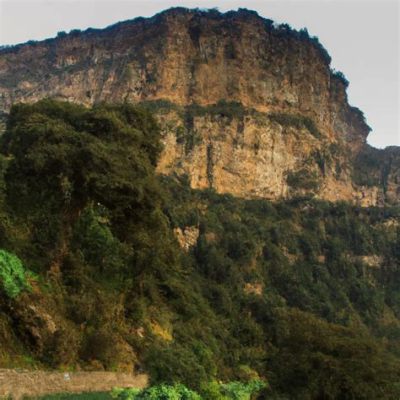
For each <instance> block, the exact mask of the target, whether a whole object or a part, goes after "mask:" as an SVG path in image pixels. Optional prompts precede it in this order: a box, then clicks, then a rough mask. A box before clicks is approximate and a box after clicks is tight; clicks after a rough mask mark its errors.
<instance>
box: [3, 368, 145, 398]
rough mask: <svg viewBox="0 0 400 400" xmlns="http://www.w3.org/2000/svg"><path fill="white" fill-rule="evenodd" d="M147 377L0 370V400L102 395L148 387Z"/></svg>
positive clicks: (100, 373)
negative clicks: (119, 390) (100, 393)
mask: <svg viewBox="0 0 400 400" xmlns="http://www.w3.org/2000/svg"><path fill="white" fill-rule="evenodd" d="M147 384H148V376H147V375H145V374H140V375H132V374H125V373H118V372H103V371H101V372H68V373H67V372H65V373H64V372H52V371H29V370H22V371H20V370H12V369H0V398H2V397H7V396H12V398H13V399H15V400H20V399H22V398H23V397H24V396H41V395H45V394H51V393H80V392H100V391H107V390H111V389H112V388H114V387H116V386H118V387H135V388H144V387H146V386H147Z"/></svg>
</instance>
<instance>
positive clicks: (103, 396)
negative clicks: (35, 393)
mask: <svg viewBox="0 0 400 400" xmlns="http://www.w3.org/2000/svg"><path fill="white" fill-rule="evenodd" d="M25 399H26V400H28V399H29V400H33V399H35V400H111V399H112V397H111V393H110V392H85V393H58V394H48V395H45V396H41V397H29V398H25Z"/></svg>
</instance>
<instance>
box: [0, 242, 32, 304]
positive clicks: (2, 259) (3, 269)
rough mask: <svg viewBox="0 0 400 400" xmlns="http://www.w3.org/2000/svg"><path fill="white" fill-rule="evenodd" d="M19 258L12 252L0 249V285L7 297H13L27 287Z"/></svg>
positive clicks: (24, 272) (23, 269)
mask: <svg viewBox="0 0 400 400" xmlns="http://www.w3.org/2000/svg"><path fill="white" fill-rule="evenodd" d="M26 278H27V276H26V271H25V268H24V266H23V265H22V262H21V260H20V259H19V258H18V257H17V256H16V255H14V254H11V253H9V252H7V251H5V250H0V285H1V286H2V289H3V290H4V292H5V294H6V295H7V296H8V297H11V298H14V297H16V296H18V295H19V293H20V292H21V291H22V290H24V289H28V288H29V284H28V282H27V279H26Z"/></svg>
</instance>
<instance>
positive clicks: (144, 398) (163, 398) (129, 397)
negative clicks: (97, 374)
mask: <svg viewBox="0 0 400 400" xmlns="http://www.w3.org/2000/svg"><path fill="white" fill-rule="evenodd" d="M113 397H114V398H116V399H121V400H201V397H200V395H199V394H197V393H196V392H193V391H192V390H190V389H188V388H187V387H186V386H184V385H182V384H175V385H173V386H169V385H157V386H152V387H150V388H148V389H144V390H137V389H114V391H113Z"/></svg>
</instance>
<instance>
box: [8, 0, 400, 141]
mask: <svg viewBox="0 0 400 400" xmlns="http://www.w3.org/2000/svg"><path fill="white" fill-rule="evenodd" d="M399 4H400V0H347V1H346V0H263V1H257V0H254V1H253V0H247V1H246V0H242V1H237V0H214V1H213V0H197V1H194V0H189V1H173V0H147V1H144V0H0V44H2V45H4V44H16V43H20V42H25V41H27V40H30V39H33V40H40V39H44V38H48V37H53V36H55V35H56V34H57V32H58V31H67V32H68V31H69V30H71V29H75V28H77V29H86V28H88V27H93V28H102V27H105V26H107V25H110V24H112V23H115V22H117V21H121V20H126V19H131V18H135V17H137V16H144V17H147V16H151V15H153V14H155V13H157V12H159V11H162V10H163V9H166V8H169V7H173V6H183V7H200V8H213V7H218V8H219V10H220V11H227V10H231V9H237V8H238V7H245V8H249V9H253V10H256V11H257V12H258V13H259V14H260V15H261V16H263V17H266V18H270V19H272V20H274V21H277V22H280V23H282V22H286V23H288V24H290V25H291V26H293V27H294V28H296V29H300V28H303V27H306V28H307V29H308V31H309V33H310V34H311V35H314V36H318V38H319V40H320V42H321V43H322V44H323V45H324V46H325V48H326V49H327V50H328V52H329V54H330V55H331V57H332V66H333V67H334V68H335V69H338V70H340V71H342V72H343V73H344V74H345V75H346V77H347V78H348V80H349V81H350V86H349V89H348V95H349V100H350V104H352V105H354V106H356V107H358V108H360V109H361V110H362V111H363V112H364V114H365V116H366V119H367V122H368V124H369V125H370V126H371V128H372V132H371V134H370V136H369V139H368V141H369V143H370V144H372V145H373V146H376V147H384V146H388V145H400V117H399V115H400V110H399V104H400V102H399V98H400V80H399V74H400V63H399V54H400V36H399V35H400V31H399V17H400V15H399V13H400V7H399Z"/></svg>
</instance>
